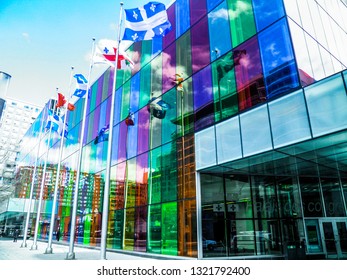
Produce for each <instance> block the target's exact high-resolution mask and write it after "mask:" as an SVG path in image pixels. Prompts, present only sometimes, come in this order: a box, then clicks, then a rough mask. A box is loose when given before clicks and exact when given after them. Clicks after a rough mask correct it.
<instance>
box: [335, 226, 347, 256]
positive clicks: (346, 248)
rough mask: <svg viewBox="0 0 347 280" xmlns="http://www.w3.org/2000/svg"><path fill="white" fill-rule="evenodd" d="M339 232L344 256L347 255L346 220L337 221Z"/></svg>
mask: <svg viewBox="0 0 347 280" xmlns="http://www.w3.org/2000/svg"><path fill="white" fill-rule="evenodd" d="M336 227H337V233H338V236H339V241H340V247H341V253H342V254H343V257H346V256H347V228H346V222H336Z"/></svg>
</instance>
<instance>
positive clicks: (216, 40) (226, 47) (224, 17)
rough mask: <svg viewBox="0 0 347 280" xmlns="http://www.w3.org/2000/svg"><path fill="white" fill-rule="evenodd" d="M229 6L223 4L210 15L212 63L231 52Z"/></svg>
mask: <svg viewBox="0 0 347 280" xmlns="http://www.w3.org/2000/svg"><path fill="white" fill-rule="evenodd" d="M227 9H228V8H227V4H226V2H223V3H222V4H221V5H219V6H218V7H217V8H216V9H214V10H213V11H212V12H210V13H209V14H208V27H209V35H210V47H211V50H210V51H211V61H213V60H215V59H217V58H218V57H220V56H222V55H224V54H225V53H227V52H228V51H230V50H231V38H230V26H229V18H228V12H227Z"/></svg>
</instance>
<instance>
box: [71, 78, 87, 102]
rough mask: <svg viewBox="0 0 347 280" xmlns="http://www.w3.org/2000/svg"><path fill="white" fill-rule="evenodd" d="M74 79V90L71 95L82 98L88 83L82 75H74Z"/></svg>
mask: <svg viewBox="0 0 347 280" xmlns="http://www.w3.org/2000/svg"><path fill="white" fill-rule="evenodd" d="M74 78H76V90H75V92H74V94H73V95H74V96H77V97H83V96H84V95H85V94H86V93H87V86H88V81H87V79H86V78H85V77H84V76H83V75H82V74H76V75H74Z"/></svg>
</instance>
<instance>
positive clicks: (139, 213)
mask: <svg viewBox="0 0 347 280" xmlns="http://www.w3.org/2000/svg"><path fill="white" fill-rule="evenodd" d="M147 214H148V213H147V207H137V208H135V233H134V250H135V251H139V252H146V251H147Z"/></svg>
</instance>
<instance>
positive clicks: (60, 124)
mask: <svg viewBox="0 0 347 280" xmlns="http://www.w3.org/2000/svg"><path fill="white" fill-rule="evenodd" d="M46 129H52V131H55V132H57V133H58V134H59V135H60V136H62V135H63V134H64V137H65V138H66V137H67V135H68V130H67V124H65V128H64V121H63V119H62V118H61V117H60V116H58V115H57V114H55V113H53V112H52V111H51V110H48V119H47V125H46Z"/></svg>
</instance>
